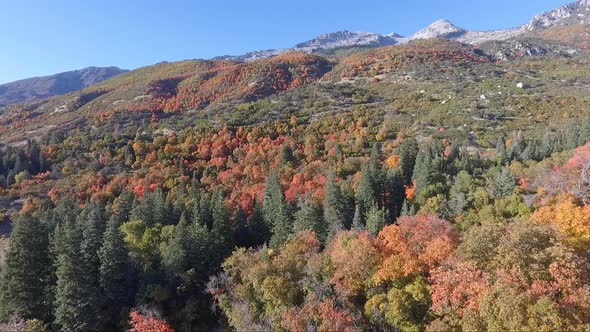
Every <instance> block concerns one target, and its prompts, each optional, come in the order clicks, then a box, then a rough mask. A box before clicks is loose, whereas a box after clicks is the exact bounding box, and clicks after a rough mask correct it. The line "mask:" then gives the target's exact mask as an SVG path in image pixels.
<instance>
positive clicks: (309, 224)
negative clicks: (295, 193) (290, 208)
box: [293, 198, 328, 243]
mask: <svg viewBox="0 0 590 332" xmlns="http://www.w3.org/2000/svg"><path fill="white" fill-rule="evenodd" d="M304 230H312V231H314V232H315V233H316V235H317V237H318V239H320V241H322V242H323V243H325V240H326V237H327V233H328V229H327V227H326V224H325V223H324V216H323V215H322V209H321V207H320V206H319V205H318V204H314V203H313V201H312V200H311V199H310V198H305V199H304V198H300V199H299V209H298V210H297V212H295V221H294V222H293V232H294V233H299V232H301V231H304Z"/></svg>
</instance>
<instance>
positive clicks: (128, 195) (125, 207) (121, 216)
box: [112, 190, 134, 225]
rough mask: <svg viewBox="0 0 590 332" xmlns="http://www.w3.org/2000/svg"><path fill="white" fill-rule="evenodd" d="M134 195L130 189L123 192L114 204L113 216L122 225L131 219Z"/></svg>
mask: <svg viewBox="0 0 590 332" xmlns="http://www.w3.org/2000/svg"><path fill="white" fill-rule="evenodd" d="M133 200H134V195H133V193H132V192H130V191H128V190H124V191H123V192H121V194H120V195H119V197H117V199H116V200H115V203H114V204H113V209H112V210H113V217H114V218H115V219H116V223H117V224H119V225H121V224H123V223H125V222H127V221H129V218H130V215H131V210H132V209H133Z"/></svg>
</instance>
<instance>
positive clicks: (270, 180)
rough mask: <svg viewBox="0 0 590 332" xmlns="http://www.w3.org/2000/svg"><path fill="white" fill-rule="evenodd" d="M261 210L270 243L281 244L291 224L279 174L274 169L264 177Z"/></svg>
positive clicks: (290, 229)
mask: <svg viewBox="0 0 590 332" xmlns="http://www.w3.org/2000/svg"><path fill="white" fill-rule="evenodd" d="M262 212H263V216H264V221H265V223H266V224H267V225H269V226H270V229H271V233H272V236H271V239H270V244H271V245H272V246H278V245H281V244H283V243H284V242H285V241H286V240H287V239H288V238H289V236H290V235H291V231H292V225H291V217H290V214H289V209H288V206H287V203H286V201H285V196H284V193H283V188H282V186H281V182H280V181H279V174H278V173H277V172H276V171H271V172H270V173H269V175H268V177H267V179H266V188H265V190H264V205H263V207H262Z"/></svg>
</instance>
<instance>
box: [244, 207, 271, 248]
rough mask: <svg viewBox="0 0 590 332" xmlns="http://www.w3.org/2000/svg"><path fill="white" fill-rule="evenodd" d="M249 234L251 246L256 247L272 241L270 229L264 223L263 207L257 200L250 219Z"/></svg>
mask: <svg viewBox="0 0 590 332" xmlns="http://www.w3.org/2000/svg"><path fill="white" fill-rule="evenodd" d="M248 233H249V234H250V240H251V244H250V245H251V246H253V247H256V246H259V245H261V244H264V243H268V242H269V241H270V236H271V233H270V228H269V227H268V224H266V223H265V222H264V216H263V212H262V207H261V206H260V203H258V200H257V199H254V208H253V211H252V215H251V216H250V218H249V219H248Z"/></svg>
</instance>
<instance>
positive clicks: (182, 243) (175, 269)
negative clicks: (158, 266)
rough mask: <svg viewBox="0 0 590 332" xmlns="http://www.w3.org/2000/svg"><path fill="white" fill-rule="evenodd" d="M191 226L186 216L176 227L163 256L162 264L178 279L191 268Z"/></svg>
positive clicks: (170, 274) (183, 216) (169, 273)
mask: <svg viewBox="0 0 590 332" xmlns="http://www.w3.org/2000/svg"><path fill="white" fill-rule="evenodd" d="M190 228H191V225H190V224H189V222H188V220H187V218H186V216H185V215H182V216H181V217H180V221H179V222H178V224H177V225H176V226H174V233H173V234H172V238H171V239H170V240H169V242H168V246H167V247H166V250H165V251H164V253H163V255H162V263H163V264H164V267H165V269H166V272H167V273H168V275H169V276H171V277H173V278H174V277H178V276H180V275H181V274H182V273H184V272H185V271H186V270H188V269H189V267H190V260H189V254H190V251H191V247H190V246H191V240H192V239H191V230H190Z"/></svg>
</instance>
